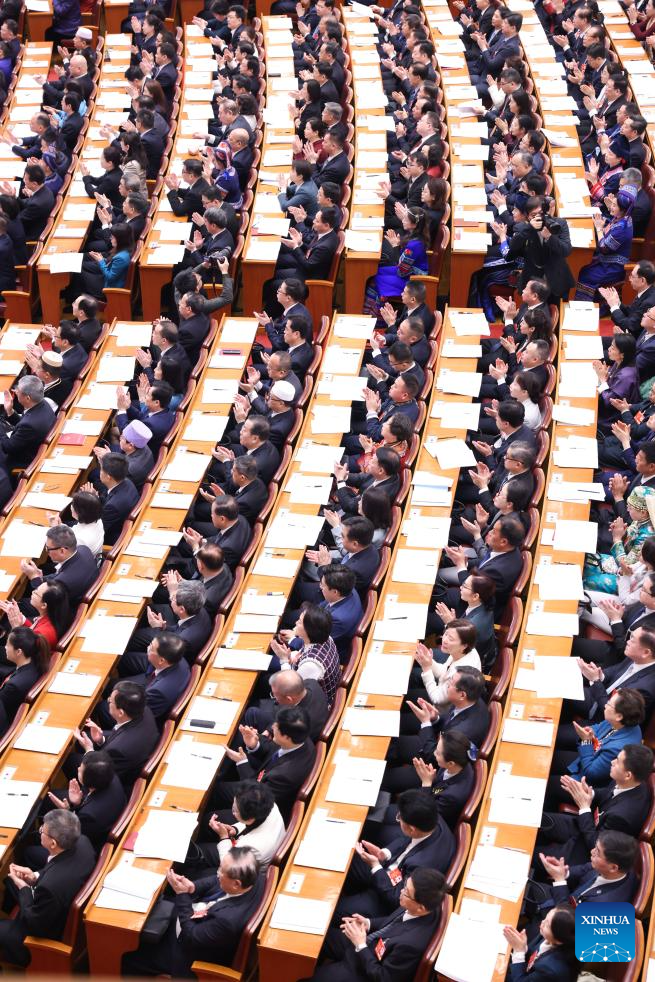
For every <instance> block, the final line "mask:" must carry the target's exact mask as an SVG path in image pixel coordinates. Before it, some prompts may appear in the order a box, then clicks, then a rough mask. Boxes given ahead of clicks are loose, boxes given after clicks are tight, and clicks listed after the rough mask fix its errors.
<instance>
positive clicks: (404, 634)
mask: <svg viewBox="0 0 655 982" xmlns="http://www.w3.org/2000/svg"><path fill="white" fill-rule="evenodd" d="M427 615H428V612H427V609H426V606H425V604H419V603H397V602H395V601H391V600H390V599H388V600H387V602H386V604H385V607H384V618H383V619H382V620H377V621H376V622H375V627H374V638H375V640H376V641H401V642H403V641H406V642H407V643H408V644H411V643H413V642H414V641H416V640H418V639H419V638H424V637H425V622H426V618H427Z"/></svg>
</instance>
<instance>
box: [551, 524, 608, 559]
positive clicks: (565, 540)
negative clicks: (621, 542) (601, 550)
mask: <svg viewBox="0 0 655 982" xmlns="http://www.w3.org/2000/svg"><path fill="white" fill-rule="evenodd" d="M597 543H598V525H597V524H596V522H578V521H569V520H567V519H564V518H558V519H557V521H556V523H555V535H554V537H553V549H557V550H558V551H560V552H596V545H597Z"/></svg>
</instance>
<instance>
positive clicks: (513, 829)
mask: <svg viewBox="0 0 655 982" xmlns="http://www.w3.org/2000/svg"><path fill="white" fill-rule="evenodd" d="M565 323H566V322H565V321H564V324H565ZM566 333H567V332H566V328H565V327H563V328H562V334H561V337H562V338H563V337H565V336H566ZM566 361H567V359H566V349H565V348H564V346H563V344H562V343H560V351H559V363H560V365H561V364H562V363H565V362H566ZM558 389H559V387H558ZM565 403H568V404H570V405H572V406H576V407H580V408H586V409H591V410H593V412H594V416H595V413H596V409H597V397H596V395H595V394H594V396H592V397H589V398H584V397H582V398H573V397H567V398H566V399H562V404H565ZM595 433H596V428H595V424H594V425H592V426H586V427H580V426H576V427H570V426H564V425H562V424H560V423H554V424H553V438H552V445H553V446H557V441H558V440H560V439H562V438H563V437H566V436H571V435H575V436H585V437H595ZM592 476H593V472H592V471H591V470H587V469H580V470H578V469H573V468H561V467H559V466H557V465H556V464H555V463H554V460H552V459H551V461H550V465H549V467H548V473H547V479H546V500H545V501H544V504H543V508H542V520H541V527H540V535H539V539H538V544H537V547H536V552H535V557H534V565H533V573H532V578H531V583H530V588H529V591H528V596H527V602H526V611H527V612H528V615H529V614H530V612H531V611H532V610H534V609H539V605H540V606H541V608H542V609H543V610H544V611H546V612H554V613H570V614H573V613H576V612H577V600H574V599H572V600H558V601H553V600H545V601H543V600H541V599H540V594H539V587H538V586H537V585H536V584H535V582H534V580H535V574H536V570H537V568H538V566H539V564H540V563H541V562H542V561H544V560H546V561H547V562H548V561H552V562H562V563H573V564H577V565H579V566H580V567H582V563H583V561H584V556H583V555H582V554H580V553H567V552H560V551H557V552H555V551H554V550H553V548H552V546H549V545H546V544H544V543H543V542H542V535H543V532H544V529H547V528H552V527H553V523H554V519H555V517H557V518H563V519H573V520H587V519H588V517H589V503H582V504H580V503H573V502H558V501H553V500H550V499H548V498H547V494H548V487H549V486H550V483H551V481H553V480H555V481H557V480H565V481H591V480H592ZM535 604H537V605H538V607H537V608H535V607H534V605H535ZM570 651H571V639H570V638H552V637H542V636H540V635H533V634H528V632H527V621H526V622H525V624H524V626H523V629H522V631H521V634H520V638H519V643H518V647H517V655H516V658H515V663H514V670H513V674H512V684H511V687H510V690H509V693H508V696H507V701H506V704H505V712H504V717H503V722H504V721H505V720H506V719H508V718H510V717H512V718H521V719H528V718H530V717H533V716H536V717H542V718H544V717H545V718H547V719H550V720H552V721H553V745H551V746H550V747H533V746H528V745H521V744H514V743H506V742H502V738H501V742H499V743H498V744H497V745H496V750H495V753H494V757H493V761H492V765H491V767H490V770H489V779H488V782H487V787H486V790H485V795H484V798H483V802H482V806H481V809H480V812H479V817H478V820H477V823H476V827H475V834H474V838H473V845H472V849H471V852H470V854H469V861H468V863H467V866H466V869H465V871H464V878H463V881H462V882H463V883H465V882H466V875H467V874H468V871H469V869H470V865H471V862H472V860H473V857H474V856H475V852H476V850H477V848H478V847H479V846H480V845H481V843H487V844H491V845H496V846H505V847H509V848H512V849H518V850H520V851H522V852H525V853H527V854H529V855H531V854H532V852H533V850H534V846H535V840H536V836H537V829H535V828H527V827H525V826H520V825H509V824H499V823H496V824H491V823H490V822H489V808H490V790H491V786H492V782H493V780H494V777H495V776H496V775H497V774H498V773H500V771H499V767H500V766H501V765H502V769H503V770H505V769H506V768H507V767H508V766H509V768H510V770H511V773H512V774H513V775H516V776H526V777H528V776H529V777H537V778H543V779H546V778H547V777H548V776H549V773H550V766H551V761H552V753H553V746H554V739H555V736H556V734H557V724H558V721H559V716H560V712H561V700H560V699H540V698H538V697H537V695H536V693H535V692H529V691H525V690H523V689H519V688H518V687H517V685H516V673H517V672H518V669H519V667H523V668H526V667H528V668H529V666H530V665H531V664H532V663H533V659H534V656H535V655H569V654H570ZM501 733H502V731H501ZM466 898H471V899H475V900H477V901H480V902H483V903H492V904H496V905H498V904H499V905H500V907H501V912H500V922H501V923H502V924H516V923H517V922H518V918H519V913H520V908H521V899H522V898H521V899H520V900H519V901H518V902H517V903H511V902H509V901H504V900H502V901H501V900H499V899H498V898H496V897H494V896H492V895H490V894H481V893H479V892H478V891H476V890H471V889H469V888H467V887H465V886H464V887H461V888H460V891H459V894H458V897H457V902H456V910H457V911H459V910H460V908H461V904H462V900H463V899H466ZM508 958H509V953H508V952H506V953H505V954H504V955H500V954H499V956H498V958H497V961H496V970H495V973H494V976H493V978H494V980H495V982H500V980H501V979H503V978H504V977H505V971H506V968H507V962H508ZM440 974H441V973H440ZM441 977H442V978H447V976H443V975H441Z"/></svg>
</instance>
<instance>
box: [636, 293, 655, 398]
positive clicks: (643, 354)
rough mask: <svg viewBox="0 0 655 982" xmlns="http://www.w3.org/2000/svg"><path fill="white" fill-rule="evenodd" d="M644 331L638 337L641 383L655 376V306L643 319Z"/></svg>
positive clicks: (638, 365)
mask: <svg viewBox="0 0 655 982" xmlns="http://www.w3.org/2000/svg"><path fill="white" fill-rule="evenodd" d="M641 325H642V331H641V333H640V334H639V335H638V336H637V373H638V375H639V382H640V383H642V382H646V381H648V379H650V378H652V377H653V375H655V305H654V306H652V307H649V308H648V310H647V311H646V313H645V314H644V316H643V317H642V318H641Z"/></svg>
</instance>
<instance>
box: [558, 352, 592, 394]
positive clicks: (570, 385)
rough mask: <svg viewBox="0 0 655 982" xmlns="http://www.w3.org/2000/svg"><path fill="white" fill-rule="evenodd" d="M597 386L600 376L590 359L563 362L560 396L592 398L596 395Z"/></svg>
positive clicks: (559, 387)
mask: <svg viewBox="0 0 655 982" xmlns="http://www.w3.org/2000/svg"><path fill="white" fill-rule="evenodd" d="M597 388H598V376H597V375H596V373H595V371H594V366H593V365H592V364H591V362H590V361H580V362H575V363H574V362H566V361H563V362H561V364H560V383H559V386H558V389H557V397H558V398H562V397H566V398H568V397H574V398H578V399H592V398H594V397H595V396H596V389H597Z"/></svg>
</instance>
